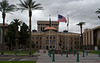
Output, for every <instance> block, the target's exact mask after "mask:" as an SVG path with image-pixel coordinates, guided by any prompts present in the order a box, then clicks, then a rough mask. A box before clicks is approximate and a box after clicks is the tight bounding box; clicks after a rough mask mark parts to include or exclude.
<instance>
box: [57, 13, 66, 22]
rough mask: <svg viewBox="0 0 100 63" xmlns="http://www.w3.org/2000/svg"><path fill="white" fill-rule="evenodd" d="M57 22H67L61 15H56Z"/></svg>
mask: <svg viewBox="0 0 100 63" xmlns="http://www.w3.org/2000/svg"><path fill="white" fill-rule="evenodd" d="M58 22H65V23H66V22H67V20H66V18H65V17H64V16H62V15H58Z"/></svg>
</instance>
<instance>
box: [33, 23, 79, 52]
mask: <svg viewBox="0 0 100 63" xmlns="http://www.w3.org/2000/svg"><path fill="white" fill-rule="evenodd" d="M41 23H42V24H43V23H45V24H48V26H49V21H47V22H44V21H41V22H40V21H38V23H37V24H38V28H39V29H38V31H34V32H32V42H33V43H34V44H35V49H61V48H63V49H67V48H68V47H69V48H68V49H71V50H73V49H76V48H77V46H78V48H79V47H80V34H78V33H71V32H67V31H64V32H59V31H58V30H59V29H58V28H59V23H57V21H53V22H52V24H55V26H54V27H55V28H57V29H56V31H55V29H53V27H51V28H52V29H48V30H45V29H47V28H49V27H48V26H46V25H44V26H43V27H44V29H43V30H41V29H40V28H41V27H42V25H41V26H40V24H41ZM46 27H47V28H46ZM59 44H61V46H60V45H59Z"/></svg>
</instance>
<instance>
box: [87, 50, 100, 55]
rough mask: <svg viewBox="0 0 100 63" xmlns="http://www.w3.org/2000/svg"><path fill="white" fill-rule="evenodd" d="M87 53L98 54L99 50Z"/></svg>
mask: <svg viewBox="0 0 100 63" xmlns="http://www.w3.org/2000/svg"><path fill="white" fill-rule="evenodd" d="M88 53H92V54H99V51H88Z"/></svg>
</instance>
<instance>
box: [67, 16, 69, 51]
mask: <svg viewBox="0 0 100 63" xmlns="http://www.w3.org/2000/svg"><path fill="white" fill-rule="evenodd" d="M67 18H68V23H67V31H68V32H67V47H68V48H67V50H69V15H67Z"/></svg>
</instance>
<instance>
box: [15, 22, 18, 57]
mask: <svg viewBox="0 0 100 63" xmlns="http://www.w3.org/2000/svg"><path fill="white" fill-rule="evenodd" d="M16 27H17V31H16V52H15V55H17V51H18V24H17V25H16Z"/></svg>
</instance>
